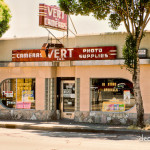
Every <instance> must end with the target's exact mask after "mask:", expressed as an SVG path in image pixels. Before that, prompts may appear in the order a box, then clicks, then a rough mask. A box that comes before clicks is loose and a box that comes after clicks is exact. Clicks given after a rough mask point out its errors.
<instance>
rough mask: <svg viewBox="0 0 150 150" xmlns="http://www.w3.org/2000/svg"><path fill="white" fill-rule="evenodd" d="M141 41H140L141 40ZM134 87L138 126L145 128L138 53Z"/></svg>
mask: <svg viewBox="0 0 150 150" xmlns="http://www.w3.org/2000/svg"><path fill="white" fill-rule="evenodd" d="M139 43H140V42H139ZM139 43H138V42H137V47H136V49H137V54H138V49H139ZM132 77H133V78H132V80H133V89H134V97H135V103H136V110H137V126H138V127H140V128H143V127H144V126H145V124H144V107H143V100H142V95H141V89H140V60H139V57H138V55H137V67H135V68H134V72H133V76H132Z"/></svg>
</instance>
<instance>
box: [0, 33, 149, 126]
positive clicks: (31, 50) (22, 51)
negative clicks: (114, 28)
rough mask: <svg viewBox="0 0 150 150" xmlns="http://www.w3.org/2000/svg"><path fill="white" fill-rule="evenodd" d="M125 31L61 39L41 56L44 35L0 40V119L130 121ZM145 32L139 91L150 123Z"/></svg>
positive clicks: (130, 87)
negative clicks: (125, 61) (60, 46)
mask: <svg viewBox="0 0 150 150" xmlns="http://www.w3.org/2000/svg"><path fill="white" fill-rule="evenodd" d="M125 37H126V34H125V33H105V34H99V35H80V36H76V37H72V38H69V39H68V40H67V39H61V42H62V43H63V45H64V48H59V49H58V48H57V49H56V48H55V49H54V48H53V49H51V50H50V51H49V54H48V58H43V57H42V55H41V51H40V49H41V47H42V45H43V43H45V42H46V41H47V37H38V38H37V37H36V38H14V39H0V52H1V55H0V119H13V120H45V121H49V120H53V119H61V118H68V119H74V120H75V121H77V122H91V123H92V122H93V123H112V124H132V123H135V122H136V107H135V100H134V95H133V84H132V76H131V74H130V72H128V71H127V70H126V69H125V67H124V65H123V64H124V60H123V58H122V51H121V50H122V47H123V45H124V41H125ZM149 39H150V33H149V32H147V33H146V36H145V37H144V39H143V40H142V43H141V48H140V51H139V55H140V57H141V59H140V63H141V91H142V97H143V102H144V110H145V121H146V122H147V123H148V122H150V102H149V99H150V94H149V89H150V84H149V82H150V80H149V76H150V59H149V58H150V52H149V50H150V43H149Z"/></svg>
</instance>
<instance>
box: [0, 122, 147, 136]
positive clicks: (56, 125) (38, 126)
mask: <svg viewBox="0 0 150 150" xmlns="http://www.w3.org/2000/svg"><path fill="white" fill-rule="evenodd" d="M0 128H12V129H30V130H46V131H53V132H88V133H108V134H138V135H141V134H144V135H150V130H148V131H145V130H131V129H128V127H127V126H122V125H120V126H119V125H101V124H91V123H77V122H74V121H70V120H69V121H68V120H59V121H51V122H40V121H0Z"/></svg>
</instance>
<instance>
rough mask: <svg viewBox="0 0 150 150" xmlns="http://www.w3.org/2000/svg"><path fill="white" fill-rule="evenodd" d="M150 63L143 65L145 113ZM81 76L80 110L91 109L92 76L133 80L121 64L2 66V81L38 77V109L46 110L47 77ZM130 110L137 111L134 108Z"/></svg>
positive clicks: (149, 99)
mask: <svg viewBox="0 0 150 150" xmlns="http://www.w3.org/2000/svg"><path fill="white" fill-rule="evenodd" d="M149 76H150V65H141V91H142V96H143V102H144V109H145V113H150V92H149V90H150V83H149V82H150V80H149ZM53 77H76V78H80V110H81V111H89V110H90V78H124V79H128V80H130V81H132V76H131V74H130V73H129V72H128V71H127V70H126V69H125V68H124V69H121V66H119V65H110V66H109V65H108V66H106V65H105V66H76V67H57V68H56V67H1V68H0V82H2V81H3V80H4V79H7V78H35V79H36V109H37V110H44V105H45V104H44V103H45V78H53ZM129 112H136V109H135V108H134V109H132V110H130V111H129Z"/></svg>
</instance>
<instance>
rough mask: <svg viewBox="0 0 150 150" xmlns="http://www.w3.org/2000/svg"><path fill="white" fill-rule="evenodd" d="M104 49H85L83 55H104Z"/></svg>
mask: <svg viewBox="0 0 150 150" xmlns="http://www.w3.org/2000/svg"><path fill="white" fill-rule="evenodd" d="M102 52H103V50H102V48H100V49H83V53H102Z"/></svg>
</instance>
